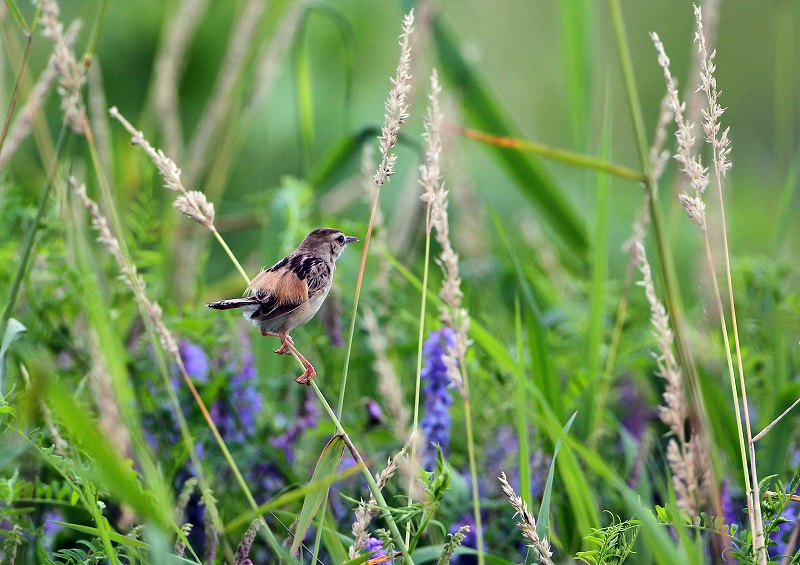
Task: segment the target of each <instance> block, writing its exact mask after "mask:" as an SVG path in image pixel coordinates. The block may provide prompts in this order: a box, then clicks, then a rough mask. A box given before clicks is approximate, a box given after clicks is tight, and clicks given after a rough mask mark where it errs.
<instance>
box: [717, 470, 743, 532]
mask: <svg viewBox="0 0 800 565" xmlns="http://www.w3.org/2000/svg"><path fill="white" fill-rule="evenodd" d="M719 497H720V499H721V502H722V514H723V515H724V516H725V523H726V524H728V525H733V524H737V525H738V524H740V523H741V522H740V521H739V513H738V512H737V504H736V502H735V501H734V492H733V489H732V488H731V482H730V480H728V479H727V478H725V479H722V484H721V485H720V489H719Z"/></svg>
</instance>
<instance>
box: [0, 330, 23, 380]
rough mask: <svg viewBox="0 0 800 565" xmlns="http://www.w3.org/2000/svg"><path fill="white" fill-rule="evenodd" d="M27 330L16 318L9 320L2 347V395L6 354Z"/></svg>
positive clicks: (0, 364)
mask: <svg viewBox="0 0 800 565" xmlns="http://www.w3.org/2000/svg"><path fill="white" fill-rule="evenodd" d="M26 331H28V330H27V328H26V327H25V326H24V325H22V322H20V321H19V320H17V319H16V318H9V319H8V324H6V331H5V333H4V334H3V343H2V345H0V394H2V393H3V390H4V388H3V384H4V383H5V382H6V353H7V352H8V348H9V347H11V344H12V343H14V342H15V341H16V340H18V339H19V338H20V337H22V334H24V333H25V332H26Z"/></svg>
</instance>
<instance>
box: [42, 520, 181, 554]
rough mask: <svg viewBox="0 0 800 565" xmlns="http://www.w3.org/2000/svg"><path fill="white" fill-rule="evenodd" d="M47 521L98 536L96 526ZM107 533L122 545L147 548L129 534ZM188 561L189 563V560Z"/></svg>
mask: <svg viewBox="0 0 800 565" xmlns="http://www.w3.org/2000/svg"><path fill="white" fill-rule="evenodd" d="M49 522H50V523H52V524H57V525H59V526H63V527H65V528H69V529H71V530H75V531H76V532H81V533H84V534H89V535H90V536H94V537H100V530H99V529H97V528H93V527H91V526H83V525H81V524H72V523H70V522H60V521H58V520H49ZM108 535H109V537H110V538H111V540H112V541H114V542H116V543H118V544H120V545H124V546H127V547H132V548H135V549H147V547H148V545H147V544H146V543H145V542H143V541H141V540H138V539H136V538H132V537H129V536H123V535H122V534H120V533H118V532H114V531H111V532H109V534H108ZM189 563H191V561H190V562H189Z"/></svg>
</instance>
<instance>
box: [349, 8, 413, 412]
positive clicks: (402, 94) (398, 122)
mask: <svg viewBox="0 0 800 565" xmlns="http://www.w3.org/2000/svg"><path fill="white" fill-rule="evenodd" d="M413 31H414V10H411V11H410V12H408V14H406V16H405V17H404V18H403V32H402V33H401V34H400V61H399V63H398V64H397V70H396V72H395V76H394V78H392V79H391V82H392V89H391V90H390V91H389V96H388V98H387V100H386V103H385V107H386V115H385V117H384V122H383V127H382V128H381V135H380V137H379V138H378V141H379V146H380V156H381V160H380V163H379V164H378V170H377V171H376V173H375V176H374V177H373V180H374V181H375V187H376V189H377V190H375V196H373V199H372V211H371V212H370V215H369V225H368V226H367V234H366V236H365V237H364V251H362V252H361V265H360V267H359V269H358V279H357V280H356V291H355V294H354V296H353V314H352V316H351V318H350V331H349V334H348V337H347V351H346V352H345V358H344V368H343V370H342V384H341V387H340V389H339V401H338V403H337V404H336V413H337V414H339V415H341V413H342V407H343V405H344V395H345V392H346V390H347V373H348V371H349V368H350V354H351V352H352V348H353V336H354V335H355V331H356V318H357V317H358V300H359V298H360V297H361V285H362V284H363V281H364V269H365V267H366V265H367V255H368V253H369V243H370V239H371V238H372V228H373V226H374V225H375V216H376V215H377V213H378V201H379V199H380V195H381V188H383V185H384V184H386V182H387V181H388V180H389V178H390V177H391V176H392V175H393V174H394V165H395V162H396V161H397V154H396V153H392V149H393V148H394V146H395V144H396V143H397V136H398V134H399V132H400V126H402V125H403V124H404V123H405V121H406V120H407V119H408V111H409V104H408V94H409V93H410V92H411V34H412V33H413Z"/></svg>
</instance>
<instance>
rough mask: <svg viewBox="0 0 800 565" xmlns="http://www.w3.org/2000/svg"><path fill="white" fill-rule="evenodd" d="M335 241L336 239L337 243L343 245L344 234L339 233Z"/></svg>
mask: <svg viewBox="0 0 800 565" xmlns="http://www.w3.org/2000/svg"><path fill="white" fill-rule="evenodd" d="M336 241H338V242H339V243H341V244H342V245H344V236H343V235H340V236H339V237H337V238H336Z"/></svg>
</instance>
